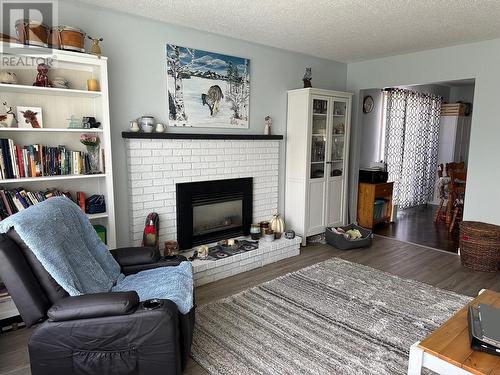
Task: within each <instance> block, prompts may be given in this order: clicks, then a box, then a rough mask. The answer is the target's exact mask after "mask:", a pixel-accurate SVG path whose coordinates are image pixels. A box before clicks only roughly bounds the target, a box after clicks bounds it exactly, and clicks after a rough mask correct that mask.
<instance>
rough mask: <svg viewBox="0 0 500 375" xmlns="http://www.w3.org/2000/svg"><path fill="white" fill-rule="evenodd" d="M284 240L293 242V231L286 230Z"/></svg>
mask: <svg viewBox="0 0 500 375" xmlns="http://www.w3.org/2000/svg"><path fill="white" fill-rule="evenodd" d="M285 238H286V239H287V240H293V239H294V238H295V232H294V231H293V230H287V231H286V232H285Z"/></svg>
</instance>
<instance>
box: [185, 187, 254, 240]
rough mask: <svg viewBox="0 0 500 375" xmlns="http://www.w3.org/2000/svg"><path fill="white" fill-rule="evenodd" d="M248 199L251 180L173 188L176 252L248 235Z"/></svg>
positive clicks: (249, 209)
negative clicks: (175, 212) (175, 218)
mask: <svg viewBox="0 0 500 375" xmlns="http://www.w3.org/2000/svg"><path fill="white" fill-rule="evenodd" d="M252 198H253V179H252V178H251V177H250V178H235V179H226V180H213V181H200V182H189V183H179V184H176V200H177V202H176V203H177V241H178V242H179V247H180V249H181V250H184V249H190V248H192V247H193V246H196V245H201V244H208V243H211V242H215V241H218V240H221V239H226V238H232V237H237V236H242V235H248V234H249V232H250V224H251V222H252Z"/></svg>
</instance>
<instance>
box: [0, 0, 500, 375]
mask: <svg viewBox="0 0 500 375" xmlns="http://www.w3.org/2000/svg"><path fill="white" fill-rule="evenodd" d="M20 4H21V3H19V2H3V3H2V10H3V11H4V14H10V19H9V17H7V18H4V19H3V21H2V22H3V27H2V33H3V34H2V45H3V49H2V56H3V60H2V68H1V70H2V74H1V77H0V78H2V79H1V81H2V83H1V84H0V93H1V95H0V98H1V99H2V102H3V103H4V107H5V111H2V116H1V117H2V119H1V120H0V121H1V122H2V127H1V128H0V131H1V132H2V134H3V135H2V137H1V139H2V143H0V147H1V148H2V153H1V154H0V156H1V159H2V161H0V170H1V173H2V181H1V183H0V187H1V189H0V195H1V194H2V193H3V195H1V198H2V199H1V202H0V206H1V207H0V208H2V210H0V211H1V213H0V216H1V218H2V219H3V220H2V221H0V227H1V229H2V232H3V233H5V234H2V241H1V242H2V243H0V259H1V261H0V279H1V280H2V282H3V283H5V286H6V288H7V289H6V290H4V289H2V291H1V292H2V293H5V294H7V293H8V294H10V296H3V294H2V297H0V298H5V299H4V300H1V301H2V302H0V317H1V318H2V319H1V320H0V321H1V322H2V324H1V326H2V331H1V333H0V358H1V360H0V373H1V374H12V375H14V374H30V373H31V374H34V375H37V374H106V373H116V374H146V373H147V374H179V373H185V374H207V373H208V374H239V373H247V374H253V373H261V374H274V373H316V374H320V373H337V374H344V373H369V374H382V373H384V374H385V373H388V374H389V373H405V372H408V373H412V374H416V373H420V371H421V368H424V367H426V368H428V369H431V370H433V371H434V372H437V373H442V374H452V373H456V374H467V373H494V371H498V368H499V367H498V366H499V365H498V357H497V356H495V354H491V353H495V345H494V344H495V343H494V342H493V344H491V342H490V343H489V344H488V345H489V346H488V345H486V346H488V350H489V351H488V350H487V351H488V352H485V351H481V350H477V349H478V347H477V345H476V343H475V342H474V341H469V328H470V327H469V326H468V324H467V307H468V306H469V303H470V302H471V301H474V302H472V303H471V306H477V305H478V304H482V305H481V306H480V308H481V307H482V306H488V307H489V305H491V306H494V307H500V294H498V293H497V291H498V292H500V283H499V281H498V265H499V261H500V235H499V233H500V231H499V227H498V225H500V216H499V212H500V202H499V201H498V200H497V199H494V196H495V193H496V184H495V182H496V177H495V176H498V175H499V172H500V170H499V164H500V163H499V157H498V154H497V153H496V152H495V150H496V149H497V143H498V141H497V140H498V139H500V131H499V130H498V129H499V128H500V127H499V126H497V122H498V118H497V117H498V116H497V115H496V105H495V103H493V100H495V97H496V96H497V95H496V94H497V87H498V84H499V82H500V73H499V71H498V66H499V62H500V55H499V53H498V50H499V47H500V39H498V38H500V28H499V27H498V22H497V19H498V16H499V15H500V6H499V5H498V4H495V3H491V2H488V1H479V2H474V3H473V4H471V3H470V2H468V1H465V0H464V1H459V2H452V1H446V2H442V3H438V4H436V3H434V2H433V3H432V4H431V3H425V2H424V3H422V2H415V3H405V6H404V7H401V5H400V4H399V3H397V2H393V1H377V2H375V3H374V4H372V5H371V6H366V4H365V3H364V2H353V1H336V2H318V3H314V4H310V3H308V4H306V3H303V2H292V3H286V4H284V3H280V2H275V3H271V2H266V1H255V2H250V3H245V4H243V3H241V2H233V1H226V0H221V1H209V2H203V3H200V2H195V1H187V2H186V1H183V2H181V1H168V2H167V1H160V0H158V1H154V2H140V3H137V2H134V1H132V0H127V1H113V0H109V1H99V2H98V1H95V0H85V1H76V0H71V1H64V2H63V1H59V2H50V1H47V2H44V4H48V5H50V6H49V7H48V8H44V7H41V6H40V4H38V5H37V4H35V3H34V4H31V5H29V4H28V5H26V3H25V2H23V3H22V4H21V5H22V6H21V5H20ZM6 7H7V8H6ZM8 7H10V8H8ZM23 7H24V8H23ZM26 7H27V8H26ZM30 9H31V11H29V10H30ZM47 9H49V10H47ZM6 10H10V13H8V12H6ZM451 10H452V12H451ZM23 12H24V13H23ZM47 12H48V13H47ZM48 14H50V17H49V16H48ZM18 20H21V21H20V22H16V21H18ZM63 25H64V26H63ZM40 43H41V44H40ZM6 56H8V57H9V58H8V59H6V58H5V57H6ZM12 57H14V59H12ZM26 57H30V58H32V57H35V58H36V59H40V60H36V61H37V63H35V64H33V63H31V65H30V64H21V62H27V61H28V59H27V58H26ZM14 60H15V61H16V62H15V63H13V61H14ZM40 62H42V63H40ZM460 82H462V83H463V82H467V84H469V83H473V96H472V97H471V100H467V99H463V98H459V97H458V96H455V97H454V96H453V95H451V94H450V95H449V97H447V98H446V99H447V100H444V99H443V100H441V99H442V98H441V99H440V101H439V106H438V107H439V109H438V111H439V115H441V114H442V111H443V110H444V107H441V105H444V103H445V101H448V102H449V104H450V105H451V104H453V105H457V106H458V107H459V108H462V107H461V106H460V105H461V104H463V103H466V102H467V103H472V100H473V106H472V107H471V108H472V110H471V116H469V117H470V121H471V132H470V142H469V148H468V157H467V160H466V162H467V163H466V171H464V173H466V177H467V185H466V199H465V200H464V201H463V204H462V206H461V208H460V211H459V214H458V217H457V224H456V227H455V233H456V236H457V238H458V241H459V247H460V251H457V252H441V251H436V250H434V249H430V248H429V247H428V246H421V245H419V243H418V242H417V243H416V241H413V240H411V241H407V240H405V239H403V240H402V241H401V240H400V239H398V238H390V237H384V236H379V235H375V236H372V234H371V233H372V228H367V227H366V226H363V225H361V226H357V225H356V224H357V223H360V220H359V217H358V216H359V215H358V207H359V202H358V201H359V194H358V186H359V183H360V182H361V181H359V176H360V175H359V170H360V168H361V167H365V166H367V165H364V164H365V163H363V161H362V159H363V155H364V154H363V153H364V152H365V151H366V150H365V148H364V147H365V144H366V140H367V139H366V134H370V131H371V130H370V129H369V128H367V126H366V125H365V118H366V116H367V115H369V113H366V112H365V111H363V109H364V104H365V99H366V96H367V93H366V92H365V91H366V90H370V89H377V90H382V89H387V88H398V89H400V90H406V91H405V93H406V94H408V93H412V92H416V91H418V90H417V89H416V88H415V85H419V86H422V85H427V86H429V85H436V84H437V85H441V86H443V85H444V86H446V85H448V86H446V87H448V88H449V87H456V85H460ZM453 85H455V86H453ZM408 95H410V94H408ZM372 96H373V98H372V99H373V100H374V105H375V106H379V105H380V104H381V102H380V100H378V99H377V97H375V96H374V95H372ZM460 102H462V103H460ZM442 108H443V109H442ZM380 111H381V112H382V110H380ZM4 112H5V113H4ZM42 115H43V116H42ZM420 123H421V124H424V125H423V126H424V127H425V124H426V122H425V120H423V121H421V122H420ZM378 141H380V139H378V140H377V142H378ZM30 146H33V147H31V148H30ZM35 146H42V147H40V149H41V150H43V151H33V152H32V150H38V149H37V148H36V147H35ZM42 152H43V155H44V156H45V157H42V158H41V159H40V158H39V156H38V155H42ZM12 155H19V156H18V157H17V156H16V157H15V158H13V157H12ZM379 155H381V156H383V157H382V158H381V159H380V160H383V159H384V157H385V156H386V155H385V154H384V153H383V152H379ZM61 158H63V159H69V160H70V161H69V162H62V163H61V160H62V159H61ZM4 159H5V160H4ZM431 159H432V158H431ZM380 160H370V161H373V162H375V161H380ZM5 161H9V162H10V163H11V164H12V167H14V168H12V167H10V165H11V164H8V165H5V164H6V163H5ZM449 161H450V162H452V161H456V162H459V161H460V160H449ZM16 162H17V164H16ZM31 162H33V163H31ZM2 163H3V164H4V165H3V166H2ZM383 164H384V163H382V165H381V166H379V167H380V172H384V170H383V169H384V166H383ZM435 164H436V165H432V168H433V169H432V170H433V171H435V172H436V174H435V175H434V174H433V175H432V184H434V183H435V181H436V180H437V179H438V175H437V170H438V165H437V160H436V162H435ZM31 166H33V167H32V168H31ZM16 168H17V169H16ZM461 173H462V172H461ZM458 180H459V179H458V178H457V181H458ZM391 182H393V181H391V180H389V181H387V180H386V181H384V182H383V184H387V183H391ZM429 184H430V182H429ZM373 185H377V184H373ZM463 185H464V189H465V184H463ZM433 186H434V185H433ZM374 189H375V191H377V189H378V188H377V187H376V186H375V187H374ZM387 193H388V192H387V191H385V194H386V195H385V196H387ZM392 193H393V192H392V191H391V194H392ZM53 195H65V196H66V197H60V196H58V197H55V198H50V199H47V198H49V197H52V196H53ZM68 196H70V197H71V199H72V200H73V201H75V202H76V203H77V204H76V205H75V204H74V203H73V202H70V201H69V200H68V199H67V197H68ZM4 197H5V198H4ZM488 197H490V198H488ZM491 197H493V198H491ZM375 198H376V196H375ZM446 199H447V200H448V201H450V202H451V203H453V204H454V203H455V200H452V199H451V198H450V197H449V196H447V197H446ZM38 202H39V203H38ZM16 203H17V204H16ZM23 203H25V204H26V206H25V205H24V204H23ZM35 203H36V204H35ZM19 204H21V205H19ZM446 204H447V203H446ZM78 206H80V207H78ZM452 207H455V206H452ZM371 209H372V210H373V209H374V205H373V201H372V203H371ZM391 209H392V207H391ZM17 211H19V212H17ZM16 212H17V213H16ZM387 214H389V212H387ZM370 215H371V216H372V217H373V213H371V214H370ZM388 216H390V215H388ZM40 217H44V218H46V219H47V220H39V219H40ZM350 224H353V225H350ZM398 224H399V223H396V225H398ZM387 225H393V224H387ZM12 228H14V230H13V229H12ZM35 228H36V230H35ZM342 228H344V229H342ZM410 229H413V230H414V229H415V228H412V227H411V226H410ZM373 231H375V232H376V229H373ZM358 236H361V238H357V239H354V238H356V237H358ZM423 236H426V234H425V233H422V236H421V237H423ZM417 237H418V235H417ZM332 243H333V244H334V245H332ZM142 245H147V247H142ZM360 246H362V247H360ZM431 247H432V246H431ZM343 248H350V250H343ZM108 249H109V250H112V251H111V252H109V251H108ZM113 249H117V250H113ZM483 290H484V291H483ZM481 291H483V292H482V293H481V294H480V292H481ZM3 301H8V302H3ZM7 304H8V306H9V308H5V306H7ZM2 305H3V306H2ZM480 308H477V309H473V310H472V311H478V310H479V309H480ZM486 308H487V307H486ZM486 308H485V309H486ZM495 311H496V310H495ZM495 311H494V312H495ZM485 314H486V312H485ZM493 316H494V314H493ZM490 341H492V340H490ZM493 341H494V340H493ZM492 348H493V349H492ZM483 349H484V348H483Z"/></svg>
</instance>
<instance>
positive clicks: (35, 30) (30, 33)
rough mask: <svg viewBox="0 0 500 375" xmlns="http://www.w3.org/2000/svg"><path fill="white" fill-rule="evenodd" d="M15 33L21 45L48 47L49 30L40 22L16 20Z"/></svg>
mask: <svg viewBox="0 0 500 375" xmlns="http://www.w3.org/2000/svg"><path fill="white" fill-rule="evenodd" d="M16 33H17V37H18V39H19V42H20V43H21V44H28V45H31V46H38V47H48V40H49V28H48V27H47V26H46V25H44V24H43V23H41V22H38V21H31V20H26V19H21V20H17V21H16Z"/></svg>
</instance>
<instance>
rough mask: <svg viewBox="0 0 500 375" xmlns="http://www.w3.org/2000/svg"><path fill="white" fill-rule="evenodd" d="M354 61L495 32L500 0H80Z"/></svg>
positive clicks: (488, 36)
mask: <svg viewBox="0 0 500 375" xmlns="http://www.w3.org/2000/svg"><path fill="white" fill-rule="evenodd" d="M83 2H86V3H89V4H93V5H98V6H103V7H107V8H110V9H114V10H119V11H123V12H126V13H130V14H134V15H139V16H144V17H148V18H152V19H155V20H159V21H164V22H168V23H173V24H179V25H183V26H187V27H191V28H195V29H198V30H202V31H207V32H211V33H216V34H221V35H226V36H231V37H234V38H238V39H243V40H247V41H251V42H256V43H260V44H264V45H269V46H273V47H277V48H283V49H287V50H291V51H296V52H302V53H305V54H308V55H313V56H318V57H324V58H327V59H332V60H337V61H341V62H352V61H359V60H366V59H372V58H377V57H383V56H390V55H397V54H402V53H407V52H413V51H420V50H425V49H432V48H439V47H445V46H450V45H456V44H463V43H468V42H475V41H479V40H487V39H494V38H497V37H500V22H499V21H498V20H499V19H500V0H83Z"/></svg>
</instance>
